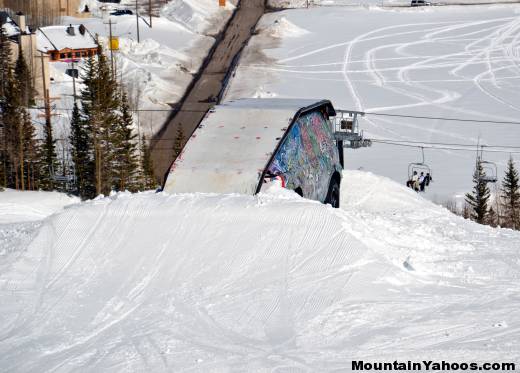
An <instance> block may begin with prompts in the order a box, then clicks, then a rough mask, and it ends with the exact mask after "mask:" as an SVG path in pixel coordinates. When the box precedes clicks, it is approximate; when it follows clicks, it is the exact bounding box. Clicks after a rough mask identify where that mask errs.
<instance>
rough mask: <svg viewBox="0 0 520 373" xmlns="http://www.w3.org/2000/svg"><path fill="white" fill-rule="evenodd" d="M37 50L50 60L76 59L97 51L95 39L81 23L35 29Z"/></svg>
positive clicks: (93, 54) (92, 54)
mask: <svg viewBox="0 0 520 373" xmlns="http://www.w3.org/2000/svg"><path fill="white" fill-rule="evenodd" d="M37 42H38V50H39V51H41V52H43V53H46V54H48V55H49V56H50V60H51V61H66V62H69V61H71V60H76V59H80V58H85V57H90V56H95V55H97V53H98V44H97V41H96V39H95V38H94V37H93V36H92V34H91V33H90V32H89V31H88V30H87V28H86V27H85V26H83V25H69V26H47V27H40V28H39V29H38V31H37Z"/></svg>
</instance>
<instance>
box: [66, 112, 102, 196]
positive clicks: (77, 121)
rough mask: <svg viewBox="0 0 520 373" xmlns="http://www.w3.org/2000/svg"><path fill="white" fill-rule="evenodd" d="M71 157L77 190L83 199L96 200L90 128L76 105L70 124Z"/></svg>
mask: <svg viewBox="0 0 520 373" xmlns="http://www.w3.org/2000/svg"><path fill="white" fill-rule="evenodd" d="M70 145H71V156H72V161H73V162H74V171H75V176H76V178H75V189H76V192H77V193H78V195H79V196H80V197H81V198H82V199H88V198H94V197H95V196H96V188H95V185H94V181H95V174H94V161H93V158H94V156H93V151H92V143H91V136H90V132H89V126H88V125H87V124H86V123H85V121H84V120H82V118H81V115H80V112H79V109H78V105H77V104H76V103H74V107H73V109H72V118H71V122H70Z"/></svg>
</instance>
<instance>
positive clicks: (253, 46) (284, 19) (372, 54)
mask: <svg viewBox="0 0 520 373" xmlns="http://www.w3.org/2000/svg"><path fill="white" fill-rule="evenodd" d="M519 14H520V7H519V6H518V5H516V4H509V5H486V6H483V5H478V6H471V7H469V6H466V7H464V6H444V7H421V8H381V7H374V6H370V7H311V8H310V9H295V10H286V11H281V12H275V13H269V14H266V15H264V17H263V18H262V19H261V21H260V23H259V26H258V30H259V32H258V34H257V35H255V36H254V37H253V38H252V39H251V40H250V42H249V44H248V46H247V48H246V49H245V51H244V53H243V54H242V58H241V61H240V64H239V66H238V68H237V70H236V73H235V76H234V78H233V80H232V81H231V84H230V86H229V87H228V89H227V91H226V97H225V99H236V98H239V97H240V98H241V97H280V98H287V97H299V98H301V97H303V98H311V97H312V98H316V97H320V98H326V99H330V100H331V101H332V102H333V104H334V106H335V107H336V108H337V109H350V110H361V111H366V112H372V113H387V114H404V115H412V116H431V117H444V118H463V119H473V120H492V121H513V122H518V112H519V110H520V106H519V105H518V104H517V102H516V101H515V97H517V92H518V90H519V89H520V70H519V69H518V64H519V61H520V57H519V54H518V49H519V47H520V38H519V37H518V31H519V29H520V23H519V19H520V18H519ZM294 29H297V30H304V31H303V32H301V31H300V32H298V33H296V35H295V34H294V33H293V32H291V30H294ZM273 34H275V35H278V36H279V37H277V38H273V37H272V35H273ZM360 123H361V125H362V129H363V130H364V131H365V136H366V137H369V138H373V139H386V140H399V141H416V142H417V143H414V144H410V143H408V145H418V146H419V145H424V146H425V151H424V152H425V157H426V159H425V161H426V163H428V164H429V165H430V167H431V168H432V171H433V178H434V183H433V184H432V185H431V186H430V188H428V190H427V192H426V193H425V195H426V197H427V198H429V199H430V200H433V201H436V202H438V203H442V202H445V201H447V200H449V199H451V198H453V197H455V198H458V199H459V200H460V199H461V198H462V196H463V195H464V193H466V192H468V191H469V190H470V189H471V187H472V173H473V168H474V164H475V154H476V151H475V150H476V145H477V143H479V144H481V145H491V146H493V145H495V146H496V145H499V146H508V147H509V148H494V149H489V150H487V151H484V159H485V160H488V161H492V162H496V163H497V166H498V177H499V179H501V178H502V176H503V171H504V168H505V165H506V162H507V159H508V158H509V156H510V154H512V155H513V157H514V158H516V160H517V161H518V159H519V157H518V153H519V151H518V144H520V126H518V125H508V124H491V123H468V122H454V121H443V120H423V119H417V118H400V117H388V116H375V115H367V116H366V117H364V118H363V119H361V121H360ZM425 143H426V144H425ZM428 143H445V144H463V145H465V146H464V147H463V148H464V149H463V150H460V148H461V147H460V146H458V145H457V146H451V148H455V149H429V147H431V146H432V145H428ZM441 147H442V146H441ZM444 147H448V148H450V146H444ZM515 147H516V148H515ZM497 151H498V152H497ZM345 161H346V167H347V168H349V169H364V170H368V171H372V172H374V173H377V174H380V175H385V176H388V177H391V178H392V179H394V180H396V181H398V182H400V183H404V182H405V181H406V179H407V176H408V175H407V171H408V164H409V163H411V162H417V161H421V151H420V149H419V148H413V147H400V146H395V145H388V144H381V143H374V145H373V147H372V148H370V149H359V150H355V151H347V152H346V154H345ZM493 188H494V186H492V189H493ZM494 192H496V191H495V190H494Z"/></svg>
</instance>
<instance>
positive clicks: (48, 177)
mask: <svg viewBox="0 0 520 373" xmlns="http://www.w3.org/2000/svg"><path fill="white" fill-rule="evenodd" d="M41 147H42V149H41V153H40V154H41V162H40V168H39V176H40V177H39V187H40V188H41V189H43V190H49V191H51V190H54V187H55V181H54V176H55V175H56V172H57V168H58V157H57V156H56V142H55V141H54V136H53V131H52V123H51V120H50V118H45V125H44V131H43V141H42V144H41Z"/></svg>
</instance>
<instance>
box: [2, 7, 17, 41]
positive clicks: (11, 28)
mask: <svg viewBox="0 0 520 373" xmlns="http://www.w3.org/2000/svg"><path fill="white" fill-rule="evenodd" d="M0 25H2V28H3V29H4V32H5V33H6V35H7V37H13V36H16V35H20V28H19V27H18V25H17V24H16V22H15V21H13V19H12V18H11V17H9V14H8V13H7V12H0Z"/></svg>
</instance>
